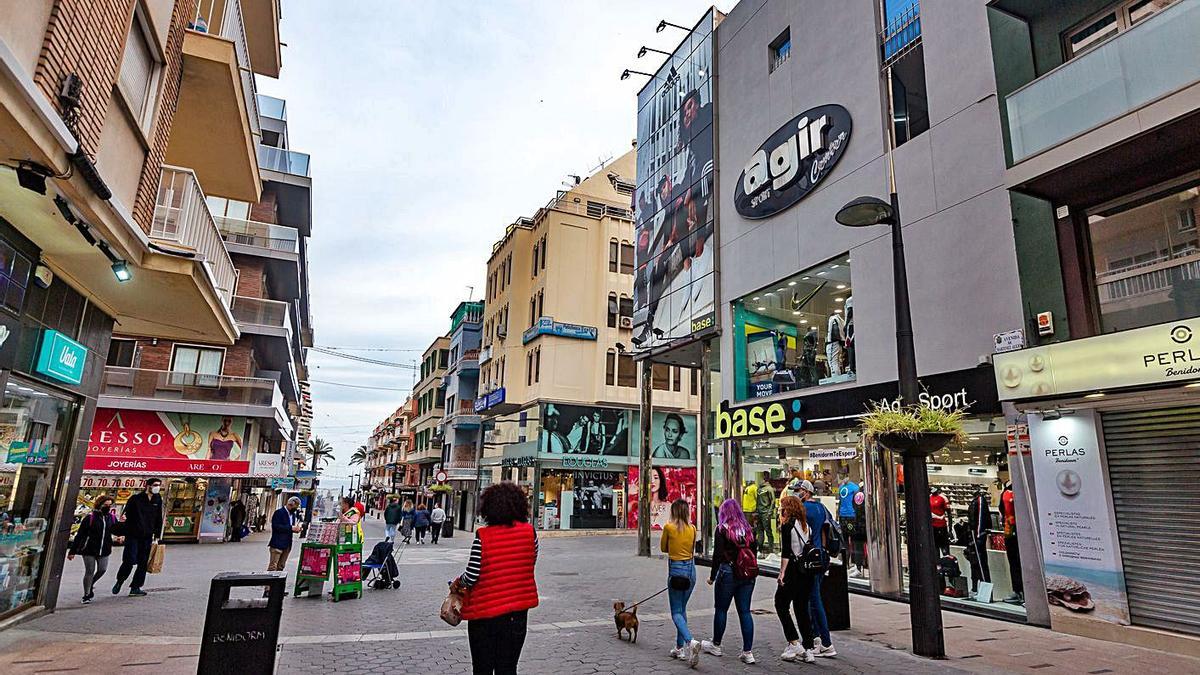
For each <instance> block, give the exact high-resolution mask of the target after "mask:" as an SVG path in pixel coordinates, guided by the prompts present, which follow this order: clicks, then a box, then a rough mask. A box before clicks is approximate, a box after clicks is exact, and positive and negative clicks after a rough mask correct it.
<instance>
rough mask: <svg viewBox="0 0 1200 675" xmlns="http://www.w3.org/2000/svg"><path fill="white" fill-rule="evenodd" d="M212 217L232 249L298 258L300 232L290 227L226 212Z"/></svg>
mask: <svg viewBox="0 0 1200 675" xmlns="http://www.w3.org/2000/svg"><path fill="white" fill-rule="evenodd" d="M215 221H216V223H217V228H218V229H220V230H221V236H222V237H223V238H224V239H225V244H226V247H227V248H228V249H229V250H230V252H232V253H241V254H244V255H253V256H259V257H267V258H277V259H280V260H286V261H289V262H298V261H299V260H300V233H299V232H297V231H296V228H294V227H288V226H286V225H275V224H273V223H260V222H257V221H254V220H242V219H241V218H230V217H228V216H217V217H216V218H215Z"/></svg>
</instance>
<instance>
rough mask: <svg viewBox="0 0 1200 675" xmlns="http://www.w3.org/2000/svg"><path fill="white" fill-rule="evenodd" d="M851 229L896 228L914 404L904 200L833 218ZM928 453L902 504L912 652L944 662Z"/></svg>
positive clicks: (864, 201) (915, 467) (899, 308)
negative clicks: (903, 214) (904, 234)
mask: <svg viewBox="0 0 1200 675" xmlns="http://www.w3.org/2000/svg"><path fill="white" fill-rule="evenodd" d="M834 219H835V220H837V222H839V223H841V224H842V225H845V226H847V227H869V226H872V225H890V226H891V228H892V276H893V279H892V281H893V284H894V293H895V301H896V368H897V371H898V375H899V380H900V398H901V401H902V402H903V404H904V405H914V404H916V403H917V401H918V400H920V399H919V396H920V391H919V386H918V384H917V355H916V349H915V348H914V346H913V329H912V312H911V307H910V304H909V299H908V273H907V271H906V270H905V266H904V236H903V233H902V231H901V224H900V223H901V221H900V200H899V198H898V197H897V196H896V192H895V190H894V189H893V190H892V193H891V200H890V203H889V202H885V201H883V200H882V199H878V198H875V197H859V198H858V199H855V200H853V201H851V202H850V203H848V204H846V205H845V206H843V207H842V208H841V210H840V211H838V212H837V215H836V216H834ZM925 459H926V457H925V454H924V453H922V452H918V451H906V452H905V453H904V481H905V490H904V506H905V513H907V514H908V515H907V521H908V578H909V587H908V597H909V603H910V604H909V620H910V622H911V625H912V644H913V653H914V654H917V655H919V656H927V657H931V658H942V657H944V656H945V655H946V645H945V641H944V639H943V636H942V607H941V598H940V597H939V596H938V592H939V588H938V578H937V571H936V565H937V556H936V552H935V550H934V542H933V525H932V524H931V522H930V519H929V475H928V474H927V473H926V462H925Z"/></svg>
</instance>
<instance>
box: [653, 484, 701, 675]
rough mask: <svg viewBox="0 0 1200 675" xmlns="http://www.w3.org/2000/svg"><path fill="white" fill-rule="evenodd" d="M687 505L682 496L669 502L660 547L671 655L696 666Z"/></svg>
mask: <svg viewBox="0 0 1200 675" xmlns="http://www.w3.org/2000/svg"><path fill="white" fill-rule="evenodd" d="M689 510H690V507H689V506H688V503H687V502H686V501H685V500H683V499H676V500H675V501H674V502H672V503H671V520H670V521H668V522H667V524H666V525H664V526H663V529H662V539H660V540H659V548H660V549H661V550H662V552H663V553H666V554H667V558H668V563H667V586H668V589H669V590H668V591H667V598H668V599H669V600H670V604H671V620H672V621H674V622H675V648H674V649H672V650H671V656H673V657H675V658H677V659H682V660H684V661H687V662H688V665H689V666H691V667H693V668H695V667H696V664H698V663H699V662H700V643H699V642H698V641H697V640H694V639H693V638H692V633H691V631H690V630H688V624H687V603H688V599H689V598H691V597H692V591H693V590H695V588H696V563H695V562H694V560H693V554H694V552H695V548H696V526H695V525H692V524H691V523H690V522H688V511H689Z"/></svg>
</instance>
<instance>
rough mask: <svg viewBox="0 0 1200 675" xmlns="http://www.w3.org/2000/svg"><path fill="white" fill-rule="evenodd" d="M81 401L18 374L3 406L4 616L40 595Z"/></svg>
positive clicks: (0, 554)
mask: <svg viewBox="0 0 1200 675" xmlns="http://www.w3.org/2000/svg"><path fill="white" fill-rule="evenodd" d="M78 407H79V406H78V405H77V404H76V403H74V402H73V401H71V400H69V399H66V398H62V397H59V396H55V395H53V394H50V393H48V392H46V391H43V390H42V389H41V388H38V387H35V386H34V385H32V383H31V384H25V383H24V381H23V380H20V379H18V378H17V377H15V376H12V377H11V378H10V379H9V381H8V384H7V386H6V387H5V391H4V408H3V409H2V410H0V460H2V461H3V463H0V616H3V615H4V614H6V613H7V612H10V611H12V610H15V609H17V608H20V607H22V606H24V605H28V604H30V603H32V602H35V601H36V600H37V597H36V596H37V588H38V584H39V583H40V580H41V572H42V565H43V564H44V563H45V552H46V547H47V546H48V545H49V537H50V521H51V519H52V518H53V514H54V509H55V504H54V497H55V481H54V478H55V471H56V469H57V466H58V463H59V460H60V455H59V451H60V450H61V449H63V448H66V447H69V446H70V444H71V434H72V431H73V429H74V419H75V416H76V413H77V411H78Z"/></svg>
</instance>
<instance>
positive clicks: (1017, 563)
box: [1000, 481, 1025, 605]
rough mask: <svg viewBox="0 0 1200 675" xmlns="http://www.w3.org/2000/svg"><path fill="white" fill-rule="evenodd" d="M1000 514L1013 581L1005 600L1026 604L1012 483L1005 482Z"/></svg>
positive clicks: (1001, 494) (1009, 570)
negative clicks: (1002, 520) (1009, 593)
mask: <svg viewBox="0 0 1200 675" xmlns="http://www.w3.org/2000/svg"><path fill="white" fill-rule="evenodd" d="M1000 513H1001V515H1002V516H1003V517H1004V554H1005V556H1006V557H1007V558H1008V576H1009V577H1010V578H1011V579H1012V587H1013V592H1012V595H1010V596H1008V597H1007V598H1005V599H1004V602H1007V603H1011V604H1018V605H1023V604H1025V583H1024V582H1025V579H1024V577H1022V575H1021V549H1020V545H1019V544H1018V543H1017V505H1016V504H1015V503H1014V502H1013V489H1012V481H1005V482H1004V491H1003V492H1001V493H1000Z"/></svg>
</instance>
